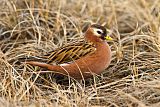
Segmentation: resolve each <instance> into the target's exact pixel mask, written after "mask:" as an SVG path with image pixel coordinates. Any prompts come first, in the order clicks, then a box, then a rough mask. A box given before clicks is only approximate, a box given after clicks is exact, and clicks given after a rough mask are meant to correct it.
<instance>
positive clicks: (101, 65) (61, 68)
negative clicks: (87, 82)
mask: <svg viewBox="0 0 160 107" xmlns="http://www.w3.org/2000/svg"><path fill="white" fill-rule="evenodd" d="M110 40H112V38H111V37H110V36H108V35H107V31H106V28H105V27H104V26H101V25H99V24H92V25H90V26H89V27H88V29H87V30H86V32H85V33H84V40H83V41H79V42H75V43H74V42H72V43H70V44H68V45H65V46H62V47H60V48H57V49H55V50H53V51H50V52H48V53H47V54H46V55H42V56H37V57H36V58H37V59H38V60H37V61H36V60H28V61H27V60H26V61H25V64H29V65H32V66H38V67H40V68H45V69H47V70H49V71H53V72H54V73H57V74H60V75H65V76H70V77H72V78H74V79H76V80H82V79H88V78H91V77H93V75H94V74H96V75H99V74H101V73H102V72H103V71H104V70H105V69H106V68H107V67H108V66H109V65H110V62H111V57H112V54H111V49H110V46H109V44H108V43H107V41H110Z"/></svg>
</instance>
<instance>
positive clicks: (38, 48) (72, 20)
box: [0, 0, 160, 107]
mask: <svg viewBox="0 0 160 107" xmlns="http://www.w3.org/2000/svg"><path fill="white" fill-rule="evenodd" d="M0 4H1V6H0V10H1V12H0V16H1V19H0V81H1V82H0V97H1V98H0V105H3V106H4V107H6V106H13V107H14V106H29V105H30V106H33V107H36V106H57V107H61V106H62V107H70V106H73V107H74V106H75V107H85V106H89V107H90V106H111V107H121V106H123V107H125V106H126V107H137V106H139V107H145V106H152V107H158V106H160V103H159V102H160V0H154V1H153V0H135V1H133V0H95V1H86V0H79V1H76V0H59V1H58V0H46V1H45V0H37V1H29V0H10V1H9V0H1V1H0ZM86 23H99V24H102V25H105V26H106V28H108V32H109V34H110V35H111V36H112V37H113V38H114V41H113V42H111V43H109V44H110V45H111V47H112V52H113V58H112V63H111V65H110V67H109V68H107V69H106V71H104V72H103V74H101V75H100V76H98V77H94V78H92V79H89V80H86V81H85V82H84V81H75V80H72V79H69V80H68V81H67V82H66V80H63V79H59V80H56V76H55V75H54V74H50V73H49V74H39V73H37V74H35V73H33V72H29V71H31V70H30V69H29V70H28V69H27V66H25V65H24V64H22V63H19V58H20V57H25V56H30V55H40V54H45V53H47V52H48V51H50V50H53V49H55V48H57V47H59V46H61V45H63V44H67V43H69V42H72V41H74V40H79V38H81V37H83V35H82V34H83V33H82V30H83V28H84V27H85V24H86ZM57 81H58V82H57Z"/></svg>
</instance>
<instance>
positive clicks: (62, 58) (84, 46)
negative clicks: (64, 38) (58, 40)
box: [43, 42, 95, 64]
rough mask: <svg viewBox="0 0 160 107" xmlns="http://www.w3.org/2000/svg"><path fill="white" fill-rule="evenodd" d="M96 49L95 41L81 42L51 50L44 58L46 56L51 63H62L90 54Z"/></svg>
mask: <svg viewBox="0 0 160 107" xmlns="http://www.w3.org/2000/svg"><path fill="white" fill-rule="evenodd" d="M94 51H95V46H94V45H93V43H88V42H79V43H73V44H70V45H66V46H64V47H61V48H58V49H55V50H54V51H51V52H49V53H48V54H47V55H45V56H43V58H46V59H47V63H49V64H53V63H57V64H62V63H69V62H72V61H74V60H77V59H79V58H81V57H84V56H86V55H90V54H92V53H94Z"/></svg>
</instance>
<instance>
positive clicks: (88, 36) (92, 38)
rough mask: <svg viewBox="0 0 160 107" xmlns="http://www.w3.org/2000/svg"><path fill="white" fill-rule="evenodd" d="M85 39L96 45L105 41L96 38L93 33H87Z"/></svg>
mask: <svg viewBox="0 0 160 107" xmlns="http://www.w3.org/2000/svg"><path fill="white" fill-rule="evenodd" d="M85 39H86V40H87V41H89V42H93V43H94V44H97V43H102V42H103V40H101V39H100V38H99V37H97V36H94V34H93V33H92V32H91V31H87V32H86V34H85Z"/></svg>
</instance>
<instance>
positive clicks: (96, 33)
mask: <svg viewBox="0 0 160 107" xmlns="http://www.w3.org/2000/svg"><path fill="white" fill-rule="evenodd" d="M98 32H101V33H102V32H103V31H102V30H101V29H96V28H94V29H93V33H94V34H95V35H96V36H98V37H101V34H98Z"/></svg>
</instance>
